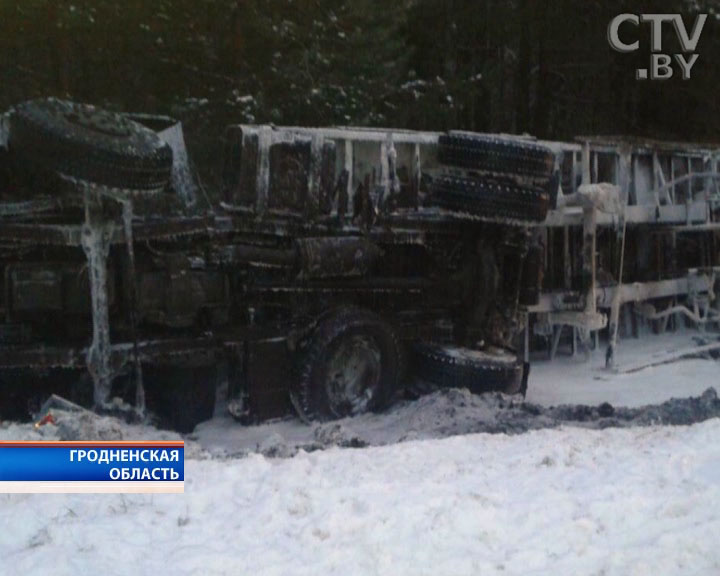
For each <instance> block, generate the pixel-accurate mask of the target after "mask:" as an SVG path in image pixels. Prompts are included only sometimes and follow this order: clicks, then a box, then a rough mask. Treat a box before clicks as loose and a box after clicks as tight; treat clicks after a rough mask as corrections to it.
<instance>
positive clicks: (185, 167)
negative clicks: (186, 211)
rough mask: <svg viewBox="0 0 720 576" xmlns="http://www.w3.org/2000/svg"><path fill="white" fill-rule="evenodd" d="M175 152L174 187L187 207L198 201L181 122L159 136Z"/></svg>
mask: <svg viewBox="0 0 720 576" xmlns="http://www.w3.org/2000/svg"><path fill="white" fill-rule="evenodd" d="M158 136H160V138H162V139H163V140H164V141H165V142H166V143H167V144H168V145H169V146H170V148H172V151H173V167H172V185H173V188H174V189H175V192H176V193H177V195H178V197H179V198H180V199H181V200H182V201H183V203H184V204H185V205H186V206H192V205H194V204H195V202H196V200H197V186H196V185H195V180H194V179H193V177H192V172H191V170H190V161H189V159H188V154H187V148H186V147H185V137H184V135H183V130H182V124H180V123H179V122H178V123H177V124H174V125H173V126H171V127H170V128H167V129H166V130H163V131H162V132H160V133H159V134H158Z"/></svg>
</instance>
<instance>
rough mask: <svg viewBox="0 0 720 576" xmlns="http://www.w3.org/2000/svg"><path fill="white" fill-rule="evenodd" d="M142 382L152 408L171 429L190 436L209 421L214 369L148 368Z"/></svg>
mask: <svg viewBox="0 0 720 576" xmlns="http://www.w3.org/2000/svg"><path fill="white" fill-rule="evenodd" d="M143 379H144V381H145V387H146V390H147V392H148V396H149V402H150V405H151V407H152V408H153V409H154V411H155V412H156V413H157V415H158V416H160V418H161V419H162V420H163V421H165V422H166V423H167V424H168V425H169V426H170V427H171V428H172V429H173V430H177V431H178V432H181V433H183V434H186V433H190V432H192V431H193V429H194V428H195V426H197V425H198V424H200V423H201V422H204V421H205V420H209V419H210V418H212V416H213V413H214V411H215V384H216V381H217V369H216V367H215V366H148V367H146V368H144V369H143Z"/></svg>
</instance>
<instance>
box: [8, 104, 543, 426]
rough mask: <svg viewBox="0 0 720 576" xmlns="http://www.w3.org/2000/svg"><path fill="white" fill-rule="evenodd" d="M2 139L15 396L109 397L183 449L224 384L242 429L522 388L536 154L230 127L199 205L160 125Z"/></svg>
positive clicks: (76, 126) (48, 121)
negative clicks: (412, 393)
mask: <svg viewBox="0 0 720 576" xmlns="http://www.w3.org/2000/svg"><path fill="white" fill-rule="evenodd" d="M3 125H4V126H5V128H4V129H3V137H2V141H1V142H3V143H4V144H5V145H4V146H3V147H2V150H3V151H2V154H1V158H0V162H2V166H0V174H1V175H2V182H1V183H0V197H1V201H0V219H2V225H1V226H0V263H1V264H2V270H3V275H2V279H1V281H2V297H3V302H2V312H3V318H2V321H1V322H0V324H1V326H0V338H1V339H2V341H1V342H0V374H2V375H6V376H7V378H5V377H0V381H3V382H4V381H6V380H8V379H11V380H12V381H13V382H16V386H17V388H18V390H17V394H15V396H13V398H15V397H17V398H22V401H23V402H26V401H27V400H28V398H30V399H31V400H32V399H33V398H35V399H36V400H37V399H38V398H42V397H43V395H47V393H48V392H50V391H52V392H61V393H65V394H67V395H69V396H71V397H72V398H74V399H76V400H77V401H78V402H81V403H86V404H88V405H95V407H97V408H100V409H107V408H108V406H109V405H111V404H113V400H112V399H113V398H115V397H119V398H120V399H121V401H120V402H119V403H118V402H117V401H116V402H114V404H115V405H124V404H127V405H129V406H131V407H134V408H133V409H135V410H136V411H138V412H143V411H144V410H145V407H146V406H147V407H149V408H150V409H151V410H152V411H154V412H156V413H158V414H160V416H161V417H162V418H163V419H164V420H165V421H166V422H167V423H168V424H170V425H171V426H173V427H174V428H176V429H179V430H183V431H189V430H192V428H193V427H194V426H195V424H197V423H198V422H200V421H202V420H204V419H207V418H209V417H210V416H211V415H212V413H213V409H214V407H215V392H216V384H217V382H218V375H219V374H221V375H223V376H224V377H225V378H224V379H226V380H227V382H228V386H227V388H228V393H229V398H230V401H229V405H230V408H231V412H232V413H233V414H234V415H236V416H237V417H238V418H239V419H241V420H243V421H253V420H258V419H264V418H269V417H275V416H280V415H283V414H285V413H286V412H287V411H288V409H291V407H292V408H294V409H295V411H296V412H297V413H298V414H299V415H300V417H301V418H303V419H305V420H326V419H333V418H341V417H345V416H351V415H354V414H358V413H362V412H366V411H372V410H381V409H383V408H385V407H387V406H388V405H390V404H391V403H392V402H393V401H394V400H395V399H396V398H398V397H399V396H400V395H402V393H403V390H404V388H405V383H406V382H408V381H413V380H425V381H428V382H431V383H433V384H435V385H440V386H463V387H468V388H470V389H471V390H474V391H478V392H481V391H485V390H500V391H504V392H508V393H514V392H518V391H520V390H521V389H522V387H523V374H526V373H527V372H526V370H524V369H523V363H522V359H521V358H519V357H518V352H517V336H518V333H519V329H520V327H521V326H522V325H523V324H522V321H521V318H520V317H521V315H522V310H523V306H525V305H527V300H528V299H532V298H533V286H535V285H536V284H537V280H536V279H533V275H534V274H535V275H536V271H535V272H533V266H532V263H533V261H534V260H533V257H532V254H533V249H532V246H531V234H530V229H531V228H532V227H533V226H534V225H535V224H537V223H538V222H540V221H542V220H543V219H544V217H545V214H546V212H547V210H548V205H549V202H550V196H551V194H550V192H551V189H552V178H553V174H554V170H555V165H554V157H553V155H552V153H551V152H550V151H549V150H547V149H546V148H545V147H543V146H541V145H539V144H537V143H536V142H534V141H533V140H532V139H508V138H507V137H495V136H484V135H477V134H470V133H463V132H458V133H452V132H451V133H447V134H439V133H430V132H412V131H402V130H373V129H358V128H327V129H311V128H293V127H286V128H278V127H272V126H231V127H229V128H228V130H227V132H226V133H225V136H224V139H225V145H226V152H225V167H224V170H223V180H224V185H223V188H222V190H219V191H217V192H216V193H215V194H210V195H211V196H214V197H215V198H216V199H217V202H215V203H214V204H213V205H212V206H206V205H201V204H200V203H199V202H197V201H196V200H195V197H196V194H195V189H194V180H193V176H192V173H191V171H190V170H189V165H188V162H187V153H186V150H185V146H184V142H183V135H182V130H181V127H180V126H179V125H177V124H175V123H173V122H171V121H168V119H158V118H151V117H142V116H127V115H118V114H114V113H109V112H105V111H102V110H99V109H96V108H95V107H92V106H88V105H79V104H74V103H71V102H65V101H61V100H55V99H48V100H40V101H31V102H28V103H24V104H21V105H19V106H18V107H16V109H15V110H13V111H12V112H11V114H10V115H8V116H6V117H5V119H4V123H3ZM529 255H530V256H529ZM535 268H537V266H536V267H535ZM19 374H22V377H21V378H20V377H17V376H18V375H19ZM61 381H68V382H71V381H72V382H74V384H73V385H70V386H69V389H65V388H62V389H60V388H58V387H57V385H58V382H61ZM41 382H42V383H41ZM3 387H4V390H6V389H7V387H6V385H5V384H4V383H3ZM28 390H31V391H32V393H31V394H28V393H27V392H28ZM16 409H17V407H16ZM23 409H25V410H27V407H25V408H23Z"/></svg>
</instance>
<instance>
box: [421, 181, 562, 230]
mask: <svg viewBox="0 0 720 576" xmlns="http://www.w3.org/2000/svg"><path fill="white" fill-rule="evenodd" d="M431 192H432V197H431V199H430V203H431V204H432V205H435V206H438V207H440V208H445V209H447V210H451V211H453V212H465V213H468V214H473V215H476V216H482V217H485V218H489V219H501V220H514V221H517V222H522V223H525V222H542V221H543V220H545V217H546V216H547V212H548V207H549V204H550V197H549V195H548V193H547V192H546V191H544V190H543V189H541V188H535V187H531V186H521V185H519V184H515V183H513V182H498V181H495V180H481V179H479V178H463V177H459V176H451V175H441V176H438V177H437V178H436V179H435V180H433V183H432V186H431Z"/></svg>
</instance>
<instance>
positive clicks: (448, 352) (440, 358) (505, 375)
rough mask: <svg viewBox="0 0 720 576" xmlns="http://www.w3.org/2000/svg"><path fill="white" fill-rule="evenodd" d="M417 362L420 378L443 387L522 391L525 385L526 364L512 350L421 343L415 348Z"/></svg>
mask: <svg viewBox="0 0 720 576" xmlns="http://www.w3.org/2000/svg"><path fill="white" fill-rule="evenodd" d="M413 365H414V366H415V370H416V373H415V376H416V377H417V378H419V379H422V380H425V381H427V382H431V383H432V384H436V385H438V386H440V387H442V388H467V389H468V390H470V392H472V393H473V394H481V393H483V392H504V393H505V394H518V393H520V392H521V391H522V387H523V365H522V363H521V362H518V360H517V358H516V356H515V355H514V354H510V353H509V352H500V353H498V354H491V353H486V352H480V351H476V350H470V349H467V348H454V347H447V346H434V345H430V344H418V345H416V346H414V348H413Z"/></svg>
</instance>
